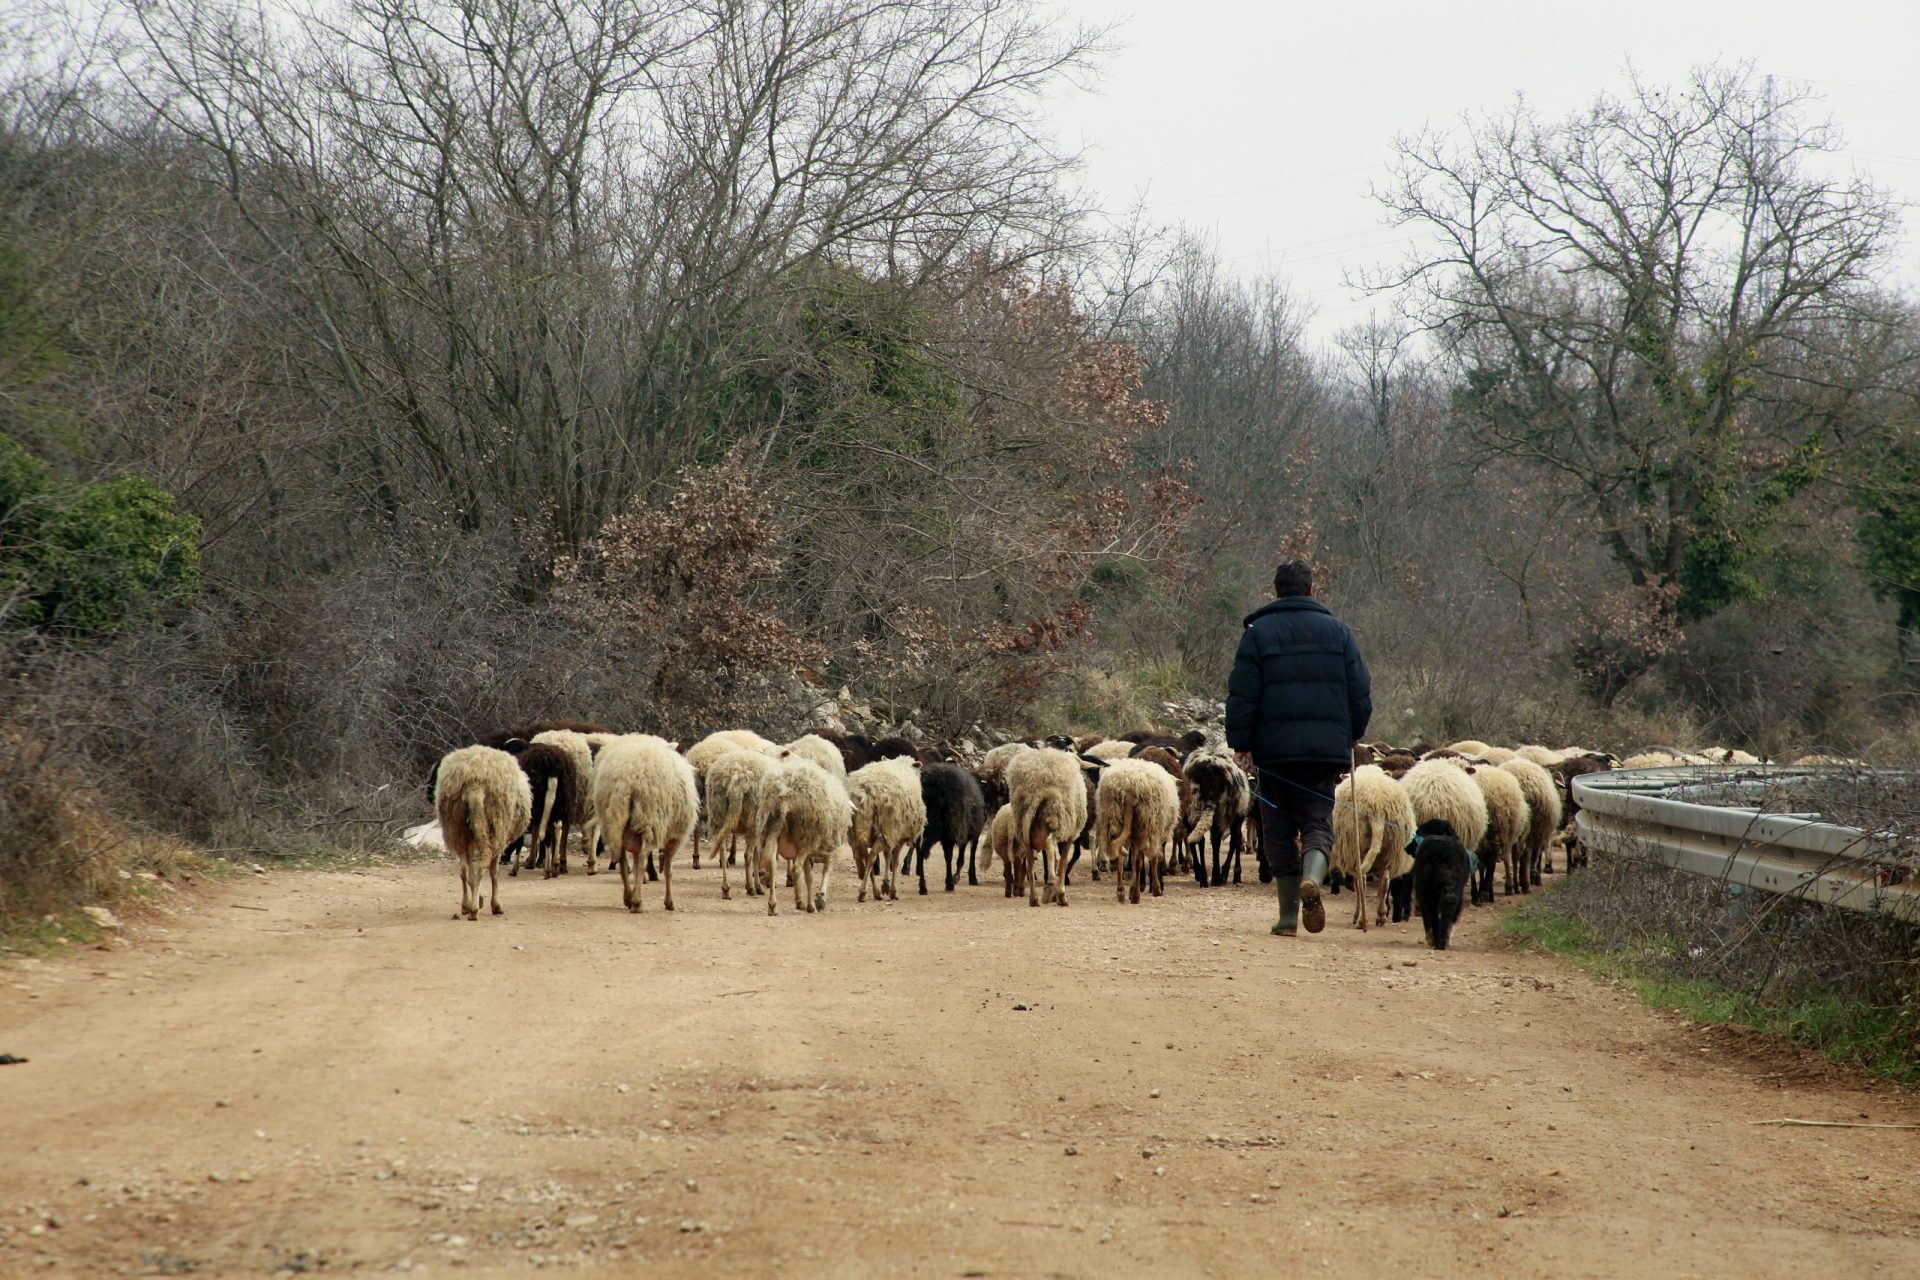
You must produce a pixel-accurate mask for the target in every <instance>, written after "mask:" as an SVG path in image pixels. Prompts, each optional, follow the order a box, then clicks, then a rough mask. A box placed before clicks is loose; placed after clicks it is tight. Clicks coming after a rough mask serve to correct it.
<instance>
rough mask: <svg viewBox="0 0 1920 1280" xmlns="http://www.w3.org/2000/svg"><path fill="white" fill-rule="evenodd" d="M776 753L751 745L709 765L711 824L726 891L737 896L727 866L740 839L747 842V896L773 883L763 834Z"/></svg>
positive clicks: (726, 895) (723, 892)
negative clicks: (724, 844) (728, 850)
mask: <svg viewBox="0 0 1920 1280" xmlns="http://www.w3.org/2000/svg"><path fill="white" fill-rule="evenodd" d="M774 767H775V764H774V759H773V757H772V756H769V755H765V754H763V753H762V752H759V751H754V750H750V749H738V750H733V751H728V752H726V753H725V754H723V755H721V756H719V757H718V758H717V759H715V760H714V761H713V763H711V764H709V765H708V766H707V778H706V790H707V800H706V814H707V829H708V830H709V831H710V832H712V833H713V846H714V857H715V858H716V859H717V860H718V861H719V863H720V896H721V897H722V898H731V897H733V883H732V880H731V877H730V876H729V874H728V871H727V849H724V848H722V847H721V845H722V842H723V841H725V842H726V843H727V845H728V846H729V847H731V845H732V844H733V842H735V841H737V840H744V841H746V843H747V858H746V867H745V875H746V881H747V896H748V897H754V896H755V895H757V894H759V893H761V892H762V891H764V890H766V889H768V888H770V887H771V880H770V879H769V878H768V877H770V876H771V874H772V870H773V867H772V857H773V854H772V852H771V851H770V850H768V849H767V848H766V847H765V846H764V844H763V843H762V842H761V839H760V832H761V828H762V827H763V826H764V825H765V821H766V817H765V815H766V804H767V780H768V779H769V778H770V777H771V776H772V775H773V771H774Z"/></svg>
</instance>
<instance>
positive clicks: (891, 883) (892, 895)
mask: <svg viewBox="0 0 1920 1280" xmlns="http://www.w3.org/2000/svg"><path fill="white" fill-rule="evenodd" d="M901 843H902V844H911V843H912V842H911V841H902V842H901ZM885 863H886V865H885V867H884V868H883V870H884V872H885V874H886V877H887V901H888V902H898V901H900V885H899V882H898V881H897V880H896V879H895V878H894V870H893V850H892V849H888V850H887V856H886V859H885Z"/></svg>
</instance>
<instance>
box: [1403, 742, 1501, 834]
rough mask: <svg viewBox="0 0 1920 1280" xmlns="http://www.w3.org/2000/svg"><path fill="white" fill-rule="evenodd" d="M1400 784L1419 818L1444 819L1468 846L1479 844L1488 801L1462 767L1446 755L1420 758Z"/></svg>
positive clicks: (1426, 819)
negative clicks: (1444, 757) (1444, 756)
mask: <svg viewBox="0 0 1920 1280" xmlns="http://www.w3.org/2000/svg"><path fill="white" fill-rule="evenodd" d="M1400 786H1401V787H1402V788H1403V789H1404V790H1405V791H1406V793H1407V799H1408V801H1409V802H1411V803H1412V805H1413V816H1414V817H1415V818H1417V819H1418V820H1419V821H1420V822H1433V821H1436V820H1437V821H1442V822H1445V823H1447V824H1448V825H1449V826H1451V827H1452V828H1453V830H1454V834H1455V835H1457V836H1459V837H1460V843H1461V844H1463V845H1465V846H1466V847H1467V848H1468V849H1469V850H1472V849H1476V848H1478V847H1479V846H1480V839H1481V837H1482V836H1484V835H1486V833H1487V801H1486V797H1485V796H1484V795H1482V794H1481V791H1480V788H1479V787H1476V786H1475V785H1473V779H1472V778H1469V777H1468V776H1467V773H1466V770H1465V769H1463V768H1461V767H1460V766H1459V765H1456V764H1453V763H1452V762H1450V761H1448V760H1445V759H1431V760H1422V761H1420V763H1418V764H1416V765H1414V766H1413V768H1411V769H1409V770H1407V776H1406V777H1404V778H1402V779H1400ZM1416 826H1417V824H1416Z"/></svg>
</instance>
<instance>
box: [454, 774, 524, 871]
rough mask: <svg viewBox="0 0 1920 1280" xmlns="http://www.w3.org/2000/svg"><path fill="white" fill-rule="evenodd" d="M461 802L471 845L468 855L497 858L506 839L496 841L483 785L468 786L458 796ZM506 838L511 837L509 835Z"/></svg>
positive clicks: (491, 815)
mask: <svg viewBox="0 0 1920 1280" xmlns="http://www.w3.org/2000/svg"><path fill="white" fill-rule="evenodd" d="M460 802H461V804H462V805H463V806H464V807H465V808H466V811H467V839H468V840H469V842H470V843H471V845H472V853H471V854H470V855H469V856H479V857H483V858H497V857H499V856H500V851H501V850H502V849H504V848H506V845H507V841H506V840H498V841H496V840H495V839H494V837H495V836H496V835H497V834H498V833H497V832H495V831H494V829H493V814H492V812H491V811H490V809H489V808H488V805H487V792H486V789H485V788H484V787H468V788H467V789H466V790H465V791H464V792H463V793H462V794H461V796H460ZM507 839H509V840H510V839H512V837H511V836H509V837H507Z"/></svg>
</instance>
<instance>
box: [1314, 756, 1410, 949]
mask: <svg viewBox="0 0 1920 1280" xmlns="http://www.w3.org/2000/svg"><path fill="white" fill-rule="evenodd" d="M1418 825H1419V823H1418V821H1417V819H1416V817H1415V815H1414V811H1413V801H1412V800H1410V799H1408V798H1407V792H1406V788H1404V787H1402V786H1401V785H1400V784H1399V783H1398V782H1396V781H1394V780H1393V779H1392V778H1391V777H1389V776H1388V775H1387V772H1386V770H1384V769H1382V768H1381V767H1380V766H1379V765H1373V764H1363V765H1361V766H1360V767H1359V768H1357V769H1355V770H1354V771H1353V773H1352V774H1350V775H1349V776H1348V777H1347V778H1346V779H1345V780H1343V781H1342V782H1341V783H1340V785H1339V786H1338V787H1335V788H1334V791H1333V856H1332V858H1331V859H1329V865H1330V869H1332V870H1334V871H1339V872H1343V873H1345V874H1346V875H1349V876H1351V877H1353V883H1354V888H1355V889H1356V890H1357V893H1356V894H1355V897H1357V898H1358V899H1359V901H1358V902H1356V903H1355V904H1354V912H1353V923H1354V925H1355V927H1357V928H1358V929H1360V930H1361V931H1362V932H1365V931H1366V928H1367V892H1368V885H1369V884H1373V885H1376V886H1377V888H1378V892H1379V895H1380V896H1379V911H1378V913H1377V914H1378V918H1377V919H1376V920H1375V921H1374V923H1376V924H1385V923H1386V922H1387V882H1388V881H1389V880H1393V879H1395V878H1396V877H1399V876H1403V875H1405V874H1407V872H1409V871H1411V870H1413V859H1412V858H1411V857H1409V856H1408V854H1407V845H1408V843H1409V842H1410V841H1411V840H1412V838H1413V833H1414V830H1415V828H1416V827H1417V826H1418Z"/></svg>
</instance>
